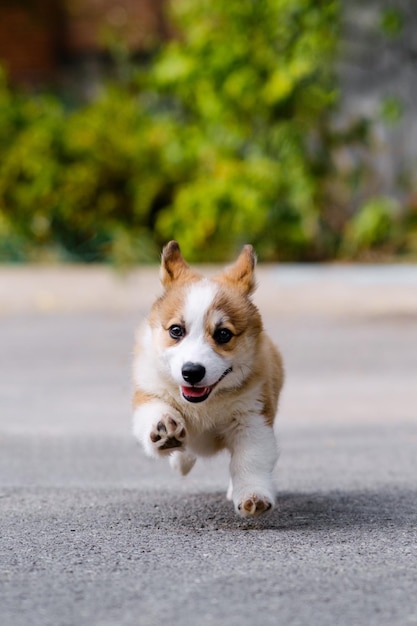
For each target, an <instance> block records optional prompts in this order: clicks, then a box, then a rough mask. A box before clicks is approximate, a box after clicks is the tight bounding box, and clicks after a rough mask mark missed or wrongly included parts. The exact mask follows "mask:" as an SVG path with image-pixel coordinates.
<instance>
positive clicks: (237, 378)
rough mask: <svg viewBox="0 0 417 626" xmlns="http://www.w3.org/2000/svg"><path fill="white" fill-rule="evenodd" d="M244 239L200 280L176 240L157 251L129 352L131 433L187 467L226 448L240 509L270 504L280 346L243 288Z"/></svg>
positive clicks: (249, 258) (247, 268) (248, 513)
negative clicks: (154, 284)
mask: <svg viewBox="0 0 417 626" xmlns="http://www.w3.org/2000/svg"><path fill="white" fill-rule="evenodd" d="M255 263H256V257H255V253H254V251H253V248H252V246H250V245H246V246H244V248H243V250H242V252H241V254H240V255H239V257H238V259H237V261H236V262H235V264H234V265H232V266H231V267H229V268H228V269H226V270H224V271H223V272H222V273H220V274H218V275H216V276H214V277H213V278H210V279H208V278H204V277H203V276H201V275H200V274H198V273H197V272H195V271H194V270H193V269H191V268H190V267H189V265H188V264H187V263H186V262H185V260H184V259H183V257H182V255H181V251H180V247H179V245H178V243H177V242H176V241H171V242H170V243H168V245H167V246H166V247H165V248H164V250H163V252H162V263H161V270H160V274H161V282H162V286H163V288H164V293H163V295H162V296H161V297H160V298H159V299H158V300H157V301H156V302H155V303H154V305H153V307H152V309H151V312H150V315H149V318H148V319H147V321H146V322H145V323H144V324H143V326H142V327H141V328H140V329H139V332H138V334H137V341H136V347H135V357H134V397H133V406H134V418H133V431H134V435H135V437H136V438H137V439H138V441H139V442H140V443H141V444H142V445H143V448H144V450H145V452H146V453H147V454H148V455H149V456H152V457H163V456H168V457H169V461H170V464H171V466H172V467H173V468H174V469H176V470H178V471H179V472H180V473H181V474H183V475H185V474H187V473H188V472H189V471H190V470H191V468H192V467H193V465H194V463H195V461H196V458H197V456H199V455H202V456H206V455H212V454H215V453H216V452H219V451H220V450H223V449H225V448H226V449H227V450H228V451H229V452H230V457H231V459H230V484H229V489H228V492H227V497H228V499H230V500H233V503H234V507H235V510H236V512H237V513H238V514H239V515H241V516H242V517H255V516H259V515H261V514H263V513H265V512H266V511H268V510H271V509H272V508H273V507H274V505H275V489H274V485H273V480H272V471H273V468H274V466H275V463H276V461H277V458H278V452H277V443H276V440H275V434H274V430H273V424H274V419H275V413H276V410H277V404H278V396H279V393H280V390H281V387H282V383H283V366H282V359H281V356H280V353H279V352H278V350H277V348H276V347H275V346H274V344H273V343H272V341H271V339H270V338H269V337H268V335H267V334H266V333H265V331H264V329H263V326H262V320H261V316H260V313H259V311H258V309H257V307H256V306H255V304H254V303H253V302H252V300H251V298H250V296H251V294H252V293H253V291H254V289H255V276H254V268H255Z"/></svg>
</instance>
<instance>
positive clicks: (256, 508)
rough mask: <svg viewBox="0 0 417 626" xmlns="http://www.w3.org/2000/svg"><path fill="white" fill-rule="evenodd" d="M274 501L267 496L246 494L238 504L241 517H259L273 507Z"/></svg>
mask: <svg viewBox="0 0 417 626" xmlns="http://www.w3.org/2000/svg"><path fill="white" fill-rule="evenodd" d="M273 506H274V503H273V502H271V500H269V498H266V497H265V496H257V495H256V494H251V495H249V496H246V497H244V498H243V500H241V502H239V503H238V505H237V512H238V514H239V515H240V516H241V517H259V516H260V515H263V514H264V513H266V512H267V511H270V510H272V509H273Z"/></svg>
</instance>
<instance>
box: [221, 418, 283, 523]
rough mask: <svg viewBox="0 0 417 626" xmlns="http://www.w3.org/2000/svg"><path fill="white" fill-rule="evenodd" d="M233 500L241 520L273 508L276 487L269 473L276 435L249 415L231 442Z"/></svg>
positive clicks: (259, 420) (276, 456)
mask: <svg viewBox="0 0 417 626" xmlns="http://www.w3.org/2000/svg"><path fill="white" fill-rule="evenodd" d="M230 450H231V455H232V457H231V461H230V475H231V482H232V485H233V487H232V488H233V494H232V499H233V503H234V506H235V510H236V512H237V513H238V514H239V515H241V516H242V517H254V516H258V515H261V514H262V513H265V512H266V511H268V510H271V509H273V507H274V506H275V487H274V484H273V480H272V471H273V469H274V466H275V463H276V461H277V459H278V450H277V444H276V440H275V434H274V431H273V429H272V428H271V427H270V426H267V424H266V423H265V421H264V419H263V417H261V416H258V415H254V416H251V417H250V418H249V420H248V422H247V423H246V424H245V425H243V424H242V425H241V426H240V427H239V428H238V429H236V431H235V432H234V433H233V439H232V440H231V441H230Z"/></svg>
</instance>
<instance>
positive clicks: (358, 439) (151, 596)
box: [0, 266, 417, 626]
mask: <svg viewBox="0 0 417 626" xmlns="http://www.w3.org/2000/svg"><path fill="white" fill-rule="evenodd" d="M258 276H259V290H258V293H257V296H256V298H257V301H258V303H259V305H260V307H261V309H262V312H263V313H264V320H265V325H266V326H267V328H268V330H269V331H270V333H271V334H272V336H273V338H274V339H275V340H276V342H277V343H278V344H279V345H280V347H281V349H282V352H283V354H284V359H285V363H286V370H287V381H286V386H285V390H284V394H283V397H282V402H281V408H280V412H279V420H278V425H277V429H278V433H279V436H280V441H281V458H280V461H279V463H278V466H277V470H276V483H277V487H278V494H279V505H278V508H277V510H276V511H274V512H273V513H272V514H271V515H270V516H269V517H266V518H264V519H261V520H259V521H256V522H251V521H246V520H241V519H239V518H237V517H236V516H235V514H234V513H233V510H232V506H231V504H230V503H228V502H227V501H226V499H225V490H226V486H227V457H226V456H220V457H218V458H216V459H214V460H210V461H206V462H204V463H203V462H199V463H198V464H197V466H196V467H195V468H194V470H193V472H192V473H191V474H190V475H189V476H188V477H187V478H185V479H181V478H179V477H177V476H175V475H173V474H171V472H170V470H169V467H168V465H167V464H166V463H164V462H159V463H158V462H154V461H152V460H149V459H146V458H145V457H144V455H143V453H142V451H141V450H140V449H139V448H138V447H137V446H136V444H135V442H134V441H133V438H132V437H131V434H130V361H131V351H132V343H133V333H134V328H135V325H136V323H137V321H138V320H139V319H140V318H141V317H142V316H143V315H144V314H145V312H146V310H147V308H148V306H149V305H150V302H151V301H152V299H153V297H154V296H155V295H156V294H157V293H159V287H158V279H157V271H156V270H155V269H146V270H145V269H144V270H140V271H137V272H135V273H133V274H131V275H129V276H127V277H121V276H117V275H115V274H113V273H112V272H111V270H107V269H105V268H94V267H92V268H87V269H84V268H74V267H72V268H71V267H68V268H1V269H0V346H1V351H0V371H1V376H0V520H1V526H0V624H1V626H26V625H28V626H29V625H30V626H49V625H54V626H60V625H63V626H83V625H94V626H96V625H97V626H98V625H100V626H101V625H102V626H110V625H111V626H113V625H114V626H119V625H120V626H128V625H129V626H130V625H132V626H133V625H139V626H147V625H150V626H151V625H152V626H154V625H155V626H157V625H159V624H167V625H174V626H177V625H178V626H180V625H181V626H200V625H201V626H211V625H213V626H214V625H223V624H224V625H230V626H235V625H236V626H237V625H239V626H246V625H249V624H251V625H252V624H266V625H271V626H272V625H283V626H287V625H288V626H290V625H291V626H292V625H294V626H298V625H300V626H304V625H306V626H307V625H308V626H316V625H317V626H319V625H320V626H322V625H329V626H330V625H335V626H339V625H340V626H344V625H346V626H347V625H348V624H349V625H358V626H362V625H363V626H372V625H374V624H375V625H377V624H378V625H385V624H387V625H388V624H389V625H390V626H392V625H396V626H397V625H398V626H402V625H408V624H417V600H416V591H415V590H416V586H417V560H416V559H417V524H416V522H417V268H416V267H412V266H398V267H394V266H388V267H369V266H368V267H366V268H358V267H348V266H346V267H344V266H341V267H337V266H332V267H298V266H283V267H275V266H269V267H261V268H259V272H258Z"/></svg>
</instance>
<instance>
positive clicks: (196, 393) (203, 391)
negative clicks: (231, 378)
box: [181, 387, 210, 398]
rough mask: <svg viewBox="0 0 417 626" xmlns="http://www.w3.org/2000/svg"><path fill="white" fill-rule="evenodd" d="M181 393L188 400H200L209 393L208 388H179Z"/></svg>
mask: <svg viewBox="0 0 417 626" xmlns="http://www.w3.org/2000/svg"><path fill="white" fill-rule="evenodd" d="M181 391H182V393H183V394H184V395H185V396H188V397H189V398H201V396H205V395H207V394H208V392H209V391H210V387H181Z"/></svg>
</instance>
